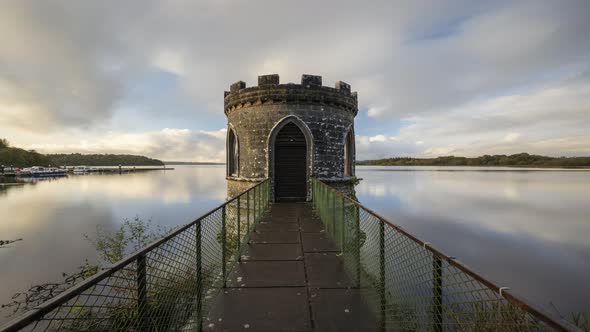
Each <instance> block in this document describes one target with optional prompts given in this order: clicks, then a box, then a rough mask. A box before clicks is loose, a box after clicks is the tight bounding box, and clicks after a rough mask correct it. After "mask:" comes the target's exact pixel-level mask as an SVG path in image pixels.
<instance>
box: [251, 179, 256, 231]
mask: <svg viewBox="0 0 590 332" xmlns="http://www.w3.org/2000/svg"><path fill="white" fill-rule="evenodd" d="M252 191H253V192H254V197H253V198H252V204H254V213H253V214H252V224H253V225H256V187H254V190H252Z"/></svg>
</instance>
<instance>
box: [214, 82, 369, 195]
mask: <svg viewBox="0 0 590 332" xmlns="http://www.w3.org/2000/svg"><path fill="white" fill-rule="evenodd" d="M224 109H225V115H226V116H227V119H228V128H227V141H226V149H227V182H228V196H230V197H233V196H235V195H237V194H238V193H240V192H242V191H244V190H246V189H248V188H250V187H251V186H253V185H254V184H256V183H258V182H260V181H262V180H264V179H265V178H267V177H268V178H271V179H272V188H273V197H274V199H275V200H309V199H310V198H311V196H310V194H311V191H310V190H311V188H310V187H311V186H310V177H312V176H313V177H316V178H318V179H320V180H322V181H324V182H328V183H330V184H331V185H333V186H335V187H337V188H341V189H342V190H343V191H345V192H346V193H349V192H347V191H349V190H350V188H352V186H351V185H350V184H351V183H352V181H353V179H354V175H355V168H354V160H355V143H354V117H355V116H356V114H357V112H358V101H357V94H356V92H351V90H350V85H348V84H346V83H344V82H340V81H339V82H336V86H335V87H334V88H330V87H326V86H322V77H321V76H313V75H302V77H301V84H293V83H287V84H280V83H279V75H264V76H258V86H253V87H249V88H247V87H246V83H244V82H242V81H238V82H236V83H234V84H232V85H231V87H230V91H226V92H225V98H224ZM347 188H349V189H347Z"/></svg>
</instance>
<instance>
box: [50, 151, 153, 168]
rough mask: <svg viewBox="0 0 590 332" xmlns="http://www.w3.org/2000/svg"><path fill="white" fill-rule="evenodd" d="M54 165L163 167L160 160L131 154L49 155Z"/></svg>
mask: <svg viewBox="0 0 590 332" xmlns="http://www.w3.org/2000/svg"><path fill="white" fill-rule="evenodd" d="M47 157H49V159H50V160H51V164H52V165H59V166H63V165H70V166H74V165H90V166H117V165H123V166H161V165H164V163H163V162H162V161H161V160H158V159H152V158H148V157H144V156H136V155H131V154H80V153H71V154H48V155H47Z"/></svg>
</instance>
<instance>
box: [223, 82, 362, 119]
mask: <svg viewBox="0 0 590 332" xmlns="http://www.w3.org/2000/svg"><path fill="white" fill-rule="evenodd" d="M224 97H225V98H224V111H225V114H226V115H228V114H229V113H230V112H232V111H234V110H236V109H241V108H246V107H252V106H258V105H264V104H300V105H310V104H311V105H328V106H331V107H334V108H339V109H343V110H346V111H349V112H351V113H352V114H353V115H356V114H357V112H358V98H357V93H356V92H351V89H350V85H349V84H347V83H345V82H341V81H338V82H336V85H335V87H334V88H331V87H327V86H322V77H321V76H315V75H302V76H301V84H293V83H287V84H280V81H279V75H276V74H272V75H263V76H258V85H257V86H253V87H249V88H248V87H246V83H245V82H243V81H238V82H236V83H234V84H232V85H231V86H230V91H225V92H224Z"/></svg>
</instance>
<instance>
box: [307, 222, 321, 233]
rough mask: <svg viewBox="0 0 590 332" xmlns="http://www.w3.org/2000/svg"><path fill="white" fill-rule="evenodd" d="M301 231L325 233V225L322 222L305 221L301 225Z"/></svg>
mask: <svg viewBox="0 0 590 332" xmlns="http://www.w3.org/2000/svg"><path fill="white" fill-rule="evenodd" d="M301 231H302V232H305V233H324V232H325V229H324V224H322V223H320V222H313V221H305V222H302V223H301Z"/></svg>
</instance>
